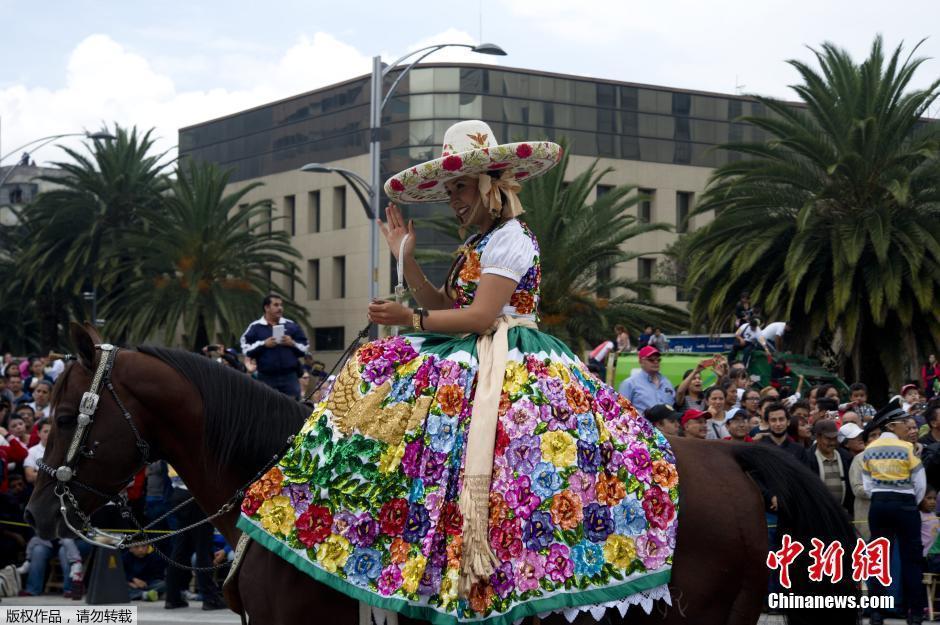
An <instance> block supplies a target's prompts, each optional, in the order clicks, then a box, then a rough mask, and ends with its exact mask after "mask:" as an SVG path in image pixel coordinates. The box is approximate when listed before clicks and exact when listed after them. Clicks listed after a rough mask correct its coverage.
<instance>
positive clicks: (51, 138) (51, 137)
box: [0, 132, 117, 187]
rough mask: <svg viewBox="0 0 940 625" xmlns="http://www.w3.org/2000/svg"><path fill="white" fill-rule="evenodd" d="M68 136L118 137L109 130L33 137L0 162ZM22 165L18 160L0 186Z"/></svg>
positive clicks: (99, 139) (100, 139) (106, 138)
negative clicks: (23, 151) (27, 149)
mask: <svg viewBox="0 0 940 625" xmlns="http://www.w3.org/2000/svg"><path fill="white" fill-rule="evenodd" d="M68 137H85V138H86V139H92V140H93V141H110V140H112V139H117V137H115V136H114V135H112V134H111V133H109V132H67V133H64V134H59V135H49V136H48V137H41V138H39V139H33V140H32V141H30V142H28V143H24V144H23V145H21V146H20V147H18V148H16V149H15V150H11V151H10V152H7V153H6V154H4V155H3V156H0V163H3V161H5V160H6V159H8V158H10V156H12V155H14V154H18V153H19V152H20V151H22V150H25V149H26V148H30V149H31V150H32V151H33V152H35V151H36V150H38V149H40V148H41V147H43V146H46V145H48V144H50V143H52V142H53V141H56V140H58V139H65V138H68ZM36 143H38V144H39V145H36V146H35V147H32V146H33V145H34V144H36ZM20 165H21V162H17V163H16V165H13V166H12V167H10V168H9V169H8V170H7V171H6V172H5V173H4V175H3V178H0V187H2V186H3V183H5V182H6V181H7V179H8V178H9V177H10V175H11V174H12V173H13V171H14V170H15V169H16V168H17V167H19V166H20Z"/></svg>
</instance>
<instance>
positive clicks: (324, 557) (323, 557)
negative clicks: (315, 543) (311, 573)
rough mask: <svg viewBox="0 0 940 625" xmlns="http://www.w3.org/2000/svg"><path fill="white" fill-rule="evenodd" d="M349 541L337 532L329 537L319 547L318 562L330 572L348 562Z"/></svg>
mask: <svg viewBox="0 0 940 625" xmlns="http://www.w3.org/2000/svg"><path fill="white" fill-rule="evenodd" d="M349 552H350V548H349V541H348V540H346V539H345V538H343V537H342V536H339V535H337V534H330V535H329V537H328V538H327V539H326V540H324V541H323V542H322V543H320V546H319V547H317V562H318V563H319V564H320V566H322V567H323V568H324V569H326V570H327V571H329V572H330V573H335V572H336V569H338V568H339V567H341V566H343V565H344V564H346V560H347V559H349Z"/></svg>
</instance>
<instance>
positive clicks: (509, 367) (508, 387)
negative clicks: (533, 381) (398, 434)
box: [503, 360, 529, 395]
mask: <svg viewBox="0 0 940 625" xmlns="http://www.w3.org/2000/svg"><path fill="white" fill-rule="evenodd" d="M528 381H529V370H528V369H526V368H525V365H524V364H522V363H521V362H519V361H518V360H510V361H509V362H507V363H506V377H505V378H504V379H503V390H504V391H506V392H507V393H509V394H510V395H512V394H513V393H518V392H519V390H520V389H521V388H522V386H523V385H524V384H525V383H526V382H528Z"/></svg>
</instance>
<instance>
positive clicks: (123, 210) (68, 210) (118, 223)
mask: <svg viewBox="0 0 940 625" xmlns="http://www.w3.org/2000/svg"><path fill="white" fill-rule="evenodd" d="M151 132H152V131H148V132H146V133H143V134H138V131H137V129H136V128H132V129H130V130H128V129H126V128H122V127H121V126H118V125H115V127H114V130H113V131H111V133H110V134H111V135H113V136H114V139H95V140H91V141H89V142H86V144H85V148H86V151H87V152H88V153H87V154H86V153H85V152H83V151H81V150H75V149H71V148H63V149H64V150H65V152H66V154H67V155H68V157H69V159H71V160H68V161H63V162H59V163H55V167H57V168H59V169H60V170H61V172H62V174H60V175H57V176H50V177H44V178H43V180H44V181H46V182H49V183H51V184H54V185H56V187H57V188H55V189H53V190H50V191H46V192H45V193H42V194H40V195H39V197H38V198H37V199H36V200H35V201H34V202H33V203H31V204H30V205H28V206H27V207H26V209H25V210H24V211H23V215H22V217H23V219H24V220H25V222H26V223H27V224H28V227H29V228H30V229H31V231H32V232H33V235H32V236H31V237H30V240H29V242H28V244H27V245H25V246H24V249H23V252H22V254H21V255H20V256H19V258H18V259H17V266H18V267H19V271H20V275H21V276H22V278H23V280H24V292H25V293H27V294H28V293H35V294H47V295H49V298H48V299H46V300H43V301H46V302H48V303H49V305H50V306H54V307H59V306H60V305H61V302H63V301H72V300H73V298H72V297H71V296H74V295H75V294H78V293H80V292H82V291H89V290H90V291H94V292H96V294H97V300H98V301H101V302H102V303H103V302H106V301H107V299H108V298H109V297H117V296H119V294H120V292H121V288H122V281H121V275H120V274H117V273H115V272H113V271H109V268H108V265H107V263H111V264H112V266H113V264H114V263H119V262H124V261H128V260H130V259H132V258H133V256H134V255H135V254H136V250H134V249H133V248H129V247H127V246H126V245H125V244H124V241H123V239H124V235H125V234H126V233H128V232H131V231H137V230H140V229H143V228H146V227H147V222H148V220H149V219H150V217H151V216H152V215H156V214H159V212H160V210H161V206H162V203H163V194H164V193H165V192H166V191H167V189H168V179H167V177H166V175H165V174H164V169H165V165H164V164H163V163H162V161H163V156H164V155H163V154H158V153H154V148H153V143H154V141H153V139H152V138H151ZM105 259H108V260H107V261H106V260H105ZM60 312H61V311H58V312H57V311H45V312H43V311H40V318H41V319H43V320H45V322H44V327H43V330H42V336H43V343H44V348H45V349H49V348H52V347H59V344H58V339H57V331H58V325H59V324H58V322H57V321H56V319H58V318H59V317H61V314H60ZM71 312H72V314H74V315H75V316H82V314H83V313H82V311H81V310H73V311H71ZM53 313H55V314H53ZM46 326H49V327H46ZM45 343H49V344H45Z"/></svg>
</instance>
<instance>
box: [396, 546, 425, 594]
mask: <svg viewBox="0 0 940 625" xmlns="http://www.w3.org/2000/svg"><path fill="white" fill-rule="evenodd" d="M427 565H428V559H427V558H426V557H424V556H423V555H421V554H420V553H419V554H418V555H416V556H415V557H413V558H411V559H410V560H408V562H407V563H406V564H405V567H404V568H403V569H402V572H401V577H402V583H401V587H402V588H403V589H404V590H405V592H417V591H418V582H420V581H421V577H422V576H423V575H424V569H425V567H426V566H427Z"/></svg>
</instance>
